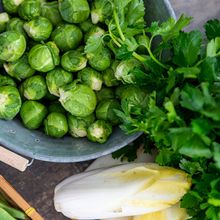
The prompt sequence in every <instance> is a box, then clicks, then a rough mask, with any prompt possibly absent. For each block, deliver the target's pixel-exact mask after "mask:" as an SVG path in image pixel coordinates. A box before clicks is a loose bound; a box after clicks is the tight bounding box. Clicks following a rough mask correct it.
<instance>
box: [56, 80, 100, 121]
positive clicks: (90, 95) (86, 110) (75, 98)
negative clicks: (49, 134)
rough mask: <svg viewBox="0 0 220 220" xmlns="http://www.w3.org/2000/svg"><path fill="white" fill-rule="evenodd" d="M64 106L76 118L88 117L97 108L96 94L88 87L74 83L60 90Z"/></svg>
mask: <svg viewBox="0 0 220 220" xmlns="http://www.w3.org/2000/svg"><path fill="white" fill-rule="evenodd" d="M59 92H60V99H59V101H60V102H61V104H62V106H63V107H64V108H65V109H66V111H68V112H70V113H71V114H72V115H74V116H79V117H86V116H88V115H90V114H92V113H93V112H94V110H95V107H96V103H97V101H96V95H95V92H94V91H93V90H92V89H91V88H89V87H88V86H86V85H82V84H76V82H73V83H71V84H69V85H66V86H64V87H62V88H60V89H59Z"/></svg>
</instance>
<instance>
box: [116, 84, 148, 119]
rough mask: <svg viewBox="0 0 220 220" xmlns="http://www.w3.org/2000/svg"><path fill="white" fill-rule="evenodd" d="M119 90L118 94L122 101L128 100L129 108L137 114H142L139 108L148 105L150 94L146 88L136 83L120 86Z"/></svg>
mask: <svg viewBox="0 0 220 220" xmlns="http://www.w3.org/2000/svg"><path fill="white" fill-rule="evenodd" d="M117 90H118V91H117ZM117 90H116V94H117V96H118V97H119V98H120V99H121V100H122V102H123V101H126V103H127V109H128V111H129V112H130V113H132V114H137V115H138V114H141V113H140V112H139V110H141V109H145V108H146V107H147V102H148V95H147V92H146V91H145V90H144V89H142V88H140V87H138V86H134V85H126V86H122V87H118V89H117ZM139 107H140V108H139Z"/></svg>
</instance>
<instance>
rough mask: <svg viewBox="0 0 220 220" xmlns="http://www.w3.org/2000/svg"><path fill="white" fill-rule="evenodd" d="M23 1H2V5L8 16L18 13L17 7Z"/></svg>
mask: <svg viewBox="0 0 220 220" xmlns="http://www.w3.org/2000/svg"><path fill="white" fill-rule="evenodd" d="M23 1H24V0H2V4H3V8H4V10H5V11H7V12H8V13H9V14H15V13H17V11H18V6H19V5H20V4H21V3H22V2H23Z"/></svg>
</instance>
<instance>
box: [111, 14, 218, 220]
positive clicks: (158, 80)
mask: <svg viewBox="0 0 220 220" xmlns="http://www.w3.org/2000/svg"><path fill="white" fill-rule="evenodd" d="M190 19H191V18H187V17H184V16H181V17H180V18H179V20H178V21H174V20H173V19H170V20H168V21H167V22H165V23H162V24H161V25H159V24H158V23H157V22H154V23H152V25H151V27H149V28H147V29H145V31H144V33H143V38H144V39H145V43H144V44H142V46H145V48H146V49H147V51H148V55H147V56H145V60H142V62H143V64H144V65H145V66H147V69H148V71H145V72H141V73H142V74H144V77H143V76H142V82H141V84H139V86H142V87H143V88H144V89H147V90H148V92H149V96H148V105H147V108H145V109H140V108H141V107H140V106H137V107H136V108H138V109H136V110H135V111H136V112H140V114H138V115H134V114H132V112H130V111H129V108H128V107H127V106H128V105H129V103H127V102H126V101H124V103H122V109H123V110H122V111H117V114H118V116H120V117H121V119H122V121H123V124H122V126H121V128H122V129H123V130H124V131H125V132H127V133H128V134H130V133H133V132H137V131H142V132H144V137H143V136H142V137H141V138H142V139H143V138H144V139H146V140H147V144H148V145H146V148H147V147H148V146H149V139H150V143H151V144H150V146H152V145H153V146H154V147H156V148H157V149H158V155H157V157H156V162H157V163H159V164H160V165H168V166H174V167H177V168H181V169H183V170H185V171H186V172H188V173H189V175H190V176H191V178H192V183H193V185H192V189H191V191H189V192H188V193H187V194H186V195H185V196H184V197H183V199H182V203H181V206H182V207H184V208H187V209H188V213H189V215H190V216H192V219H198V220H201V219H212V220H219V219H220V139H219V138H220V21H219V20H211V21H208V22H207V23H206V24H205V31H206V37H204V38H203V35H202V33H201V32H200V31H197V30H194V31H191V32H188V33H187V32H184V31H182V28H183V27H185V26H186V25H188V24H189V22H190ZM154 39H157V46H156V47H154V49H152V43H153V42H154ZM158 41H159V43H158ZM124 45H125V44H124ZM122 47H123V46H122ZM122 47H120V48H119V50H118V54H119V55H118V56H121V55H122V52H123V54H124V55H125V54H126V53H125V51H126V52H127V54H126V55H128V54H129V51H128V49H127V47H126V46H124V47H123V48H122ZM130 52H131V51H130ZM134 53H136V52H132V53H130V55H132V56H135V57H138V56H137V55H136V54H134ZM164 54H166V55H165V58H164ZM128 57H129V56H127V57H126V56H123V58H124V59H126V58H128ZM137 71H138V70H135V71H134V72H137ZM143 79H144V81H143ZM134 84H138V81H134ZM131 149H133V151H131ZM134 149H135V148H131V146H129V148H127V149H126V148H125V149H123V150H121V151H119V152H116V153H115V154H114V156H115V157H117V156H120V155H124V156H127V157H128V159H129V158H132V159H133V158H135V155H136V152H135V150H134Z"/></svg>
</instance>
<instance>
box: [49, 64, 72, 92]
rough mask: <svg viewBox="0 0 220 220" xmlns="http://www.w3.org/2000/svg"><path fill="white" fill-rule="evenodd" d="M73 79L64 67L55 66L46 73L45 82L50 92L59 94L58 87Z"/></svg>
mask: <svg viewBox="0 0 220 220" xmlns="http://www.w3.org/2000/svg"><path fill="white" fill-rule="evenodd" d="M72 81H73V75H72V73H70V72H67V71H65V70H64V69H62V68H60V67H57V68H55V69H54V70H51V71H50V72H48V73H47V76H46V83H47V87H48V90H49V92H50V93H51V94H53V95H55V96H59V88H60V87H61V86H64V85H66V84H69V83H71V82H72Z"/></svg>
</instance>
